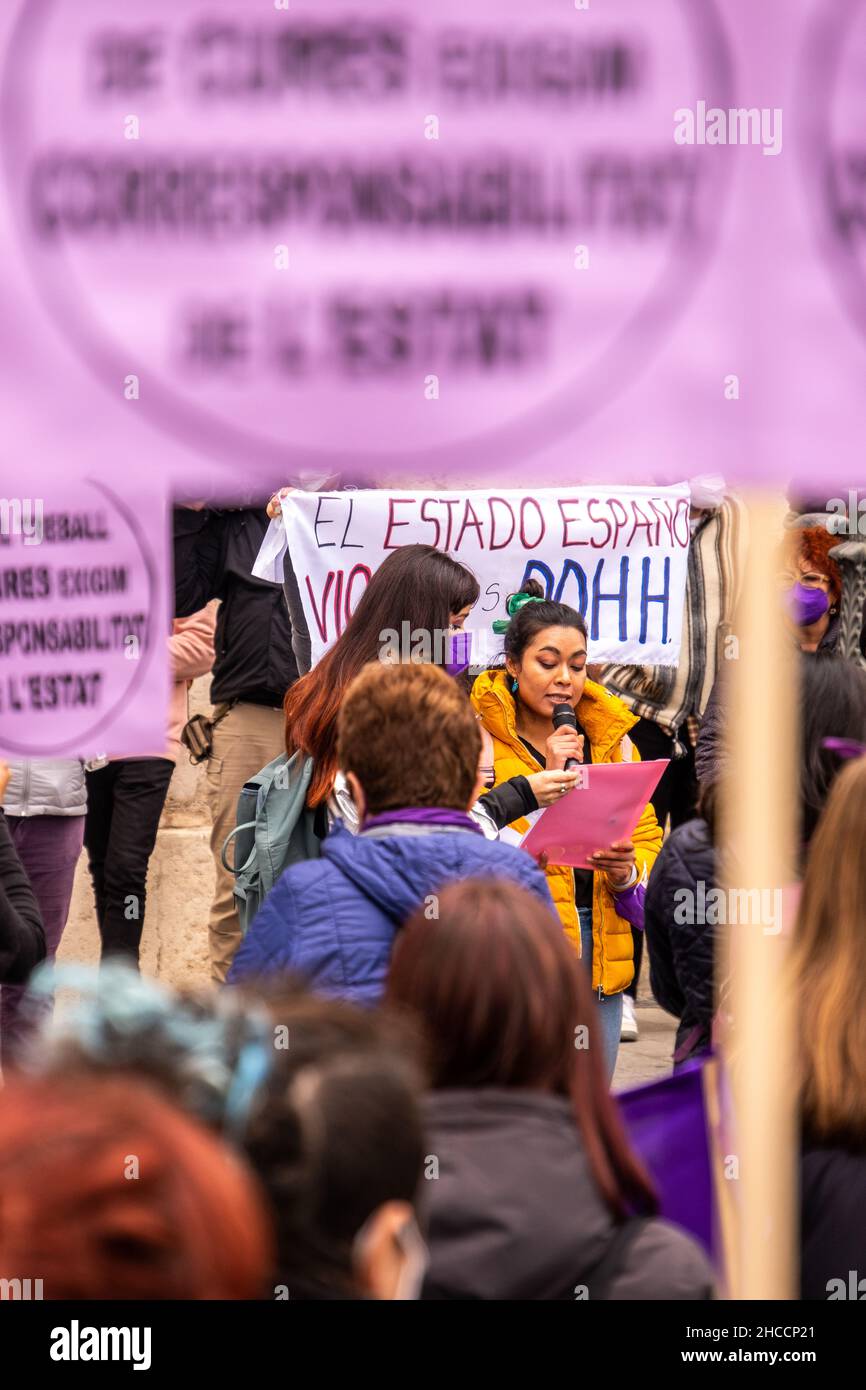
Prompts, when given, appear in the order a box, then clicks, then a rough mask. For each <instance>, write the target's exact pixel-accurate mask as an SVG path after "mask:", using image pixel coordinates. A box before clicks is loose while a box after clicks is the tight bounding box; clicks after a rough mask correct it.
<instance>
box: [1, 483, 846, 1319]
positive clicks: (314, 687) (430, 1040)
mask: <svg viewBox="0 0 866 1390" xmlns="http://www.w3.org/2000/svg"><path fill="white" fill-rule="evenodd" d="M268 510H270V514H271V515H274V514H275V513H276V511H277V510H278V499H277V498H274V499H272V500H271V503H270V504H269V508H266V507H265V506H264V505H256V506H249V507H242V508H235V509H232V510H226V511H213V510H208V509H206V508H184V507H179V508H177V509H176V514H175V592H176V610H175V611H176V616H175V619H174V624H173V630H172V632H171V634H170V635H168V637H167V641H168V644H169V650H170V655H171V660H172V663H173V671H174V677H175V685H174V693H173V699H172V705H171V709H170V711H169V718H168V728H167V746H166V748H165V749H163V750H161V751H159V752H156V751H154V753H153V755H152V756H136V757H125V758H111V759H106V758H97V759H94V760H93V761H92V762H91V763H88V764H84V765H83V764H81V763H80V762H77V761H75V760H63V761H54V762H48V761H44V762H40V761H32V762H24V763H17V764H13V765H11V766H10V767H5V766H3V767H2V770H0V801H2V803H3V806H4V809H5V815H3V816H0V1049H2V1052H0V1058H2V1063H3V1071H4V1086H3V1089H2V1091H0V1279H3V1280H15V1279H19V1278H21V1277H22V1276H23V1274H24V1272H25V1270H26V1271H30V1270H32V1269H33V1264H34V1261H33V1259H32V1258H29V1255H28V1252H31V1251H34V1250H38V1251H39V1252H40V1253H39V1262H40V1268H39V1270H38V1271H37V1274H38V1277H40V1278H41V1279H43V1282H44V1289H45V1294H44V1296H45V1297H50V1298H67V1297H68V1298H105V1297H113V1298H171V1299H173V1298H233V1299H255V1298H277V1299H279V1298H292V1299H328V1298H347V1299H356V1298H375V1299H403V1298H415V1297H419V1296H420V1297H423V1298H425V1299H558V1300H561V1299H566V1298H567V1299H575V1298H604V1299H640V1298H653V1299H707V1298H711V1297H713V1296H714V1294H716V1293H717V1292H718V1291H719V1271H718V1269H714V1268H713V1265H712V1263H711V1261H710V1259H709V1257H708V1253H707V1251H706V1250H705V1249H704V1248H703V1247H702V1246H701V1244H700V1243H699V1242H698V1241H697V1240H695V1239H694V1238H693V1237H692V1236H691V1235H690V1234H688V1233H687V1232H686V1231H684V1230H682V1229H680V1228H678V1227H677V1226H676V1225H673V1224H671V1223H670V1222H668V1221H666V1220H665V1219H664V1218H663V1216H662V1215H661V1214H660V1200H659V1195H658V1192H657V1190H656V1187H655V1184H654V1181H653V1178H652V1177H651V1175H650V1172H649V1171H648V1168H647V1166H646V1164H645V1162H644V1160H643V1159H642V1158H641V1156H640V1155H639V1153H638V1152H637V1150H636V1148H635V1146H634V1143H633V1140H632V1138H631V1137H630V1136H629V1132H628V1130H627V1128H626V1126H625V1124H624V1121H623V1118H622V1115H621V1113H620V1109H619V1107H618V1105H617V1101H616V1099H615V1098H614V1097H613V1096H612V1095H611V1091H610V1086H611V1081H612V1078H613V1075H614V1070H615V1067H616V1062H617V1056H618V1052H619V1048H620V1045H621V1043H623V1042H625V1043H626V1044H628V1043H631V1042H633V1041H635V1040H636V1039H637V1036H638V1027H637V1017H636V1014H635V1010H634V1000H635V998H636V990H637V985H638V979H639V974H640V969H641V956H642V954H643V947H644V942H645V943H646V948H647V952H646V953H647V955H648V961H649V982H650V986H651V989H652V993H653V995H654V996H655V998H656V1000H657V1001H658V1003H659V1004H660V1005H661V1007H662V1008H663V1009H665V1010H666V1011H667V1012H668V1013H670V1014H672V1015H674V1016H675V1018H676V1019H677V1022H678V1029H677V1035H676V1042H675V1050H674V1053H673V1056H672V1058H671V1065H672V1068H674V1069H680V1068H694V1067H699V1066H701V1065H703V1062H704V1059H705V1058H706V1057H707V1056H708V1054H710V1053H711V1052H712V1051H713V1048H714V1040H715V1038H716V1035H717V1031H718V1027H719V1024H720V1020H722V1021H723V1020H724V1019H725V1017H726V1015H727V1013H728V1011H729V1007H730V1001H729V997H728V989H727V981H726V980H725V978H724V977H723V974H722V973H721V972H720V970H719V967H718V964H717V962H718V961H719V960H720V959H721V953H720V950H719V945H720V943H719V939H718V937H719V932H720V930H721V925H723V924H724V923H723V922H722V923H721V925H720V923H719V922H718V921H714V920H713V918H712V914H709V913H700V914H699V913H696V912H694V911H692V912H691V913H690V914H689V913H685V914H684V913H683V912H682V911H680V910H679V905H680V904H681V903H682V902H683V901H691V902H692V903H694V902H696V901H698V899H699V898H700V897H701V894H703V895H704V897H706V896H707V894H708V893H709V892H710V891H711V890H712V889H713V888H715V887H716V886H717V885H719V884H722V883H735V882H737V878H736V865H735V864H734V863H733V862H732V856H731V853H730V847H729V845H728V843H727V839H726V832H725V821H724V817H723V816H722V814H721V808H722V806H723V805H724V804H726V802H727V801H729V800H730V787H731V784H732V781H733V779H734V778H735V776H736V761H735V752H734V750H733V749H732V748H731V746H730V744H729V740H728V738H727V728H726V720H725V710H726V700H727V692H726V669H725V668H726V663H725V657H726V656H727V655H729V652H728V650H727V646H726V644H727V643H728V641H729V639H730V637H731V636H732V634H734V627H735V617H734V614H735V604H736V600H737V592H738V584H739V578H740V574H741V571H742V560H743V553H744V547H745V545H746V544H747V539H746V534H745V524H744V509H743V507H742V504H741V502H740V501H739V500H738V499H737V498H735V497H733V496H732V495H731V494H730V493H729V492H728V491H727V490H726V488H725V486H724V482H723V480H721V479H716V478H709V479H708V478H703V479H696V480H695V481H694V484H693V487H692V507H691V532H692V536H691V545H690V551H689V564H688V579H687V585H686V595H685V615H684V629H683V641H682V647H681V656H680V661H679V663H678V665H677V666H675V667H665V668H663V667H656V668H646V667H624V666H605V667H599V666H592V667H588V665H587V663H588V661H589V660H590V658H591V652H590V651H589V649H588V634H587V626H586V623H585V621H584V619H583V617H582V615H581V614H580V613H579V612H578V611H577V610H575V609H574V608H571V607H569V606H568V605H567V604H564V603H561V602H556V601H554V600H553V599H551V598H549V597H547V596H546V594H545V592H544V590H543V589H542V587H541V585H540V584H539V583H538V582H537V581H534V580H531V579H530V580H526V581H525V582H524V581H522V579H521V576H520V575H516V576H514V579H513V582H512V584H511V585H510V587H511V588H512V589H513V591H514V592H513V593H512V594H511V597H510V599H509V602H508V614H509V620H508V622H507V624H506V625H505V630H504V631H503V633H502V651H501V659H500V660H499V661H498V662H497V663H496V664H495V665H493V666H491V667H489V668H485V669H482V670H469V669H462V670H461V669H452V668H451V666H450V665H447V664H439V663H437V661H436V660H424V661H421V660H410V661H405V662H401V661H394V660H393V659H388V658H386V657H384V656H383V645H382V641H383V633H385V632H388V631H392V630H394V629H396V630H400V628H401V624H402V623H404V622H407V623H408V624H409V628H410V630H412V631H417V630H419V629H420V630H423V631H425V632H428V633H430V634H434V633H439V634H442V633H445V634H448V633H455V632H458V631H459V630H460V629H461V628H462V627H463V625H464V623H465V622H466V620H467V618H468V616H469V614H470V613H471V611H472V608H473V606H474V604H475V603H476V602H477V600H478V597H479V586H478V582H477V580H476V579H475V576H474V575H473V574H472V573H471V571H470V570H469V569H468V568H467V567H466V566H464V565H462V564H461V563H460V562H459V561H457V560H456V559H454V558H452V557H451V556H449V555H447V554H445V553H443V552H441V551H439V550H437V549H434V548H433V547H431V546H424V545H406V546H403V547H400V548H399V549H396V550H394V551H393V552H392V553H391V554H390V555H389V556H388V558H387V559H386V560H385V561H384V562H383V563H382V565H381V566H380V567H379V568H378V569H377V570H376V571H375V572H374V573H373V575H372V577H371V578H370V581H369V583H368V585H367V588H366V590H365V591H364V593H363V596H362V597H361V599H360V601H359V602H358V604H357V607H356V608H355V611H354V613H353V614H352V616H351V618H350V620H349V621H348V622H347V624H346V626H345V628H344V630H343V632H342V634H341V635H340V636H339V637H338V638H337V640H336V641H335V642H334V643H333V644H332V645H331V646H330V647H329V648H328V650H327V651H326V653H325V654H324V656H323V657H322V658H321V660H319V661H318V662H317V663H316V664H315V665H311V664H310V659H309V656H310V647H309V634H308V633H307V632H306V629H305V627H304V625H303V618H302V612H301V610H300V608H299V603H298V596H297V594H296V593H293V592H292V590H291V587H290V585H289V584H287V587H286V590H285V591H284V588H283V586H279V585H276V584H271V583H269V582H267V581H265V580H261V579H256V578H254V577H253V574H252V568H253V562H254V560H255V558H256V554H257V551H258V549H259V546H260V544H261V541H262V538H263V536H264V531H265V527H266V525H267V519H268ZM836 539H837V538H836V537H835V536H834V535H833V534H832V528H831V527H830V525H829V518H822V516H821V515H819V514H817V513H816V511H815V509H814V508H807V507H806V506H800V507H799V508H798V507H792V510H791V512H790V514H789V516H788V518H787V522H786V526H785V529H784V536H783V539H782V541H781V560H780V605H779V613H780V618H779V621H780V622H784V623H786V624H787V627H788V630H789V632H790V634H791V641H792V643H795V644H796V645H797V646H798V647H799V648H800V650H801V656H800V658H799V660H800V706H801V720H800V724H801V746H802V756H801V760H800V812H801V815H800V826H801V833H800V853H799V863H798V877H799V880H800V883H801V889H800V896H799V906H798V909H797V917H796V924H795V925H794V927H793V935H794V941H793V943H792V950H791V953H790V962H789V964H790V972H789V974H790V991H791V994H792V997H793V1000H794V1003H795V1007H796V1008H797V1010H798V1011H799V1019H800V1027H799V1028H798V1038H799V1040H800V1044H799V1053H798V1069H799V1070H798V1086H799V1094H800V1098H801V1105H802V1126H803V1128H802V1138H803V1145H802V1149H803V1152H802V1165H801V1171H802V1184H801V1186H802V1241H801V1245H802V1261H803V1263H802V1291H803V1296H804V1297H812V1298H823V1297H826V1296H827V1294H826V1288H827V1283H828V1280H830V1279H832V1278H833V1275H834V1273H836V1272H838V1270H837V1266H838V1268H839V1269H842V1267H843V1266H844V1269H845V1270H847V1269H848V1268H849V1263H846V1261H849V1262H850V1268H852V1269H853V1268H856V1267H857V1251H858V1249H860V1248H862V1241H863V1239H864V1237H866V1231H864V1226H863V1217H862V1215H861V1213H862V1211H863V1210H864V1209H866V1207H864V1204H863V1203H860V1202H859V1194H860V1190H861V1189H862V1188H864V1187H866V1161H864V1153H866V1035H864V1033H863V1028H862V1025H861V1022H860V1010H859V1008H858V1005H859V965H860V963H861V956H862V954H863V951H864V947H863V945H862V942H863V934H862V932H861V931H860V929H859V919H858V905H859V889H860V887H861V886H864V887H866V884H863V885H861V882H860V879H861V878H862V877H863V872H864V871H863V869H862V856H861V855H860V852H859V845H858V843H857V837H858V836H859V833H860V830H859V827H860V825H861V823H862V820H861V813H866V764H864V762H863V760H862V756H861V754H863V753H866V671H864V669H863V649H864V645H866V644H864V641H863V634H864V632H866V626H864V624H863V622H862V614H861V615H860V622H859V623H852V621H851V614H850V613H848V612H845V611H843V610H844V609H845V604H846V601H847V599H848V597H849V595H850V592H851V588H852V586H851V584H850V582H849V583H848V584H846V580H845V576H844V574H843V571H842V569H841V568H840V566H839V564H837V561H836V560H835V559H834V556H833V548H834V545H835V543H836ZM504 578H507V577H504ZM852 632H854V633H855V637H854V638H851V636H850V634H851V633H852ZM434 650H436V648H435V646H434ZM206 672H212V688H211V699H212V704H213V707H214V708H213V715H212V717H211V719H209V720H199V721H198V724H197V726H196V728H195V730H193V731H192V732H191V731H190V725H189V724H188V723H187V715H188V710H187V708H186V704H187V701H186V695H187V691H188V688H189V684H190V683H191V681H192V680H193V679H194V678H195V677H196V676H199V675H202V674H205V673H206ZM563 706H567V707H568V709H569V710H570V711H571V712H572V713H573V718H571V719H569V720H567V721H565V722H562V721H561V720H560V719H556V720H555V719H554V712H555V711H556V710H557V709H560V710H561V709H562V707H563ZM193 722H195V721H193ZM184 746H186V747H187V748H190V749H192V750H193V751H194V755H195V756H196V757H197V758H200V759H202V760H203V761H205V762H206V779H207V788H208V798H209V804H210V811H211V818H212V827H213V833H212V841H211V847H212V851H213V856H214V866H215V891H214V897H213V903H212V907H211V912H210V919H209V923H208V930H209V944H210V961H211V974H212V981H213V984H214V985H215V986H217V987H218V988H216V989H213V990H211V991H210V992H208V993H204V992H195V991H177V990H174V989H170V988H169V987H168V986H167V985H166V984H165V983H164V982H161V981H158V980H153V979H149V978H147V977H145V976H142V975H141V974H140V973H139V972H138V953H139V946H140V941H141V935H142V928H143V925H144V914H145V904H146V878H147V865H148V861H149V858H150V855H151V852H152V850H153V847H154V844H155V840H156V834H157V829H158V825H159V820H160V815H161V812H162V809H163V806H164V803H165V798H166V794H167V790H168V786H169V782H170V778H171V774H172V771H173V768H174V765H175V762H176V761H177V758H178V756H179V755H180V754H181V750H182V748H183V747H184ZM642 758H665V759H669V763H668V767H667V769H666V771H665V773H664V775H663V777H662V779H661V781H660V782H659V784H658V787H657V789H656V791H655V792H654V794H653V796H652V799H651V801H649V802H648V803H647V804H646V805H645V806H644V808H643V810H642V812H641V814H640V818H639V820H638V822H637V824H636V826H635V828H634V830H633V832H632V834H631V836H630V837H629V838H628V839H621V840H617V841H615V842H614V843H612V844H606V843H604V842H602V843H599V845H598V847H597V849H596V850H595V852H594V853H593V854H591V855H590V856H589V857H588V859H587V862H586V866H585V867H570V866H569V867H566V866H563V865H559V864H555V863H550V862H548V861H547V859H546V858H545V857H544V856H541V857H540V859H538V860H536V859H535V858H533V857H532V856H531V855H530V854H528V853H527V852H526V851H525V850H524V849H523V848H520V847H519V839H520V837H521V836H522V834H523V833H524V832H525V831H526V830H527V829H528V828H529V826H530V824H531V822H532V819H533V818H534V816H535V813H537V812H538V811H539V810H541V809H543V808H545V807H548V806H551V805H553V804H555V803H556V802H559V801H561V800H562V798H564V797H566V796H568V794H569V793H570V792H571V790H572V789H573V788H574V786H575V785H576V783H577V781H578V780H579V778H580V777H581V772H582V769H584V768H585V767H587V766H592V765H600V764H619V763H624V762H638V761H640V760H641V759H642ZM245 798H246V800H245ZM239 804H240V806H241V807H244V806H247V808H248V811H249V815H250V817H251V820H250V821H249V822H245V821H244V820H243V817H242V815H241V811H240V810H239ZM599 838H600V840H602V841H603V837H602V836H600V837H599ZM82 846H83V847H84V849H85V851H86V855H87V860H88V865H89V870H90V874H91V878H92V882H93V889H94V899H95V904H96V915H97V921H98V926H99V933H100V939H101V944H102V966H101V970H100V971H99V972H90V973H88V972H86V971H85V972H82V971H80V970H79V971H78V972H76V971H73V972H72V973H71V974H69V972H68V971H67V972H66V973H64V968H62V967H58V966H56V965H55V966H52V964H51V963H52V961H53V958H54V957H55V956H56V954H57V949H58V946H59V944H60V940H61V937H62V933H63V929H64V926H65V923H66V919H67V916H68V913H69V905H70V899H71V893H72V881H73V876H74V872H75V866H76V863H77V861H78V857H79V854H80V852H81V849H82ZM232 857H233V858H232ZM232 862H233V869H230V868H229V867H227V866H228V864H230V863H232ZM791 887H792V889H793V887H794V885H792V886H791ZM40 961H46V962H47V963H46V964H45V965H43V966H42V968H41V969H38V970H36V973H35V975H34V977H33V979H32V981H31V982H30V985H29V987H28V980H29V979H30V977H31V975H32V974H33V972H34V969H35V967H37V966H38V964H39V962H40ZM64 979H65V980H66V981H67V983H70V984H71V986H72V987H73V988H74V989H75V990H76V991H77V996H76V999H75V1000H74V1001H72V1002H70V1003H68V1005H67V1006H66V1007H64V1009H62V1010H58V1011H57V1013H56V1016H52V1000H53V994H54V990H55V988H56V987H57V986H59V985H60V984H62V983H63V982H64ZM861 1073H863V1075H862V1077H861ZM49 1138H50V1139H51V1141H52V1142H51V1143H50V1144H49V1143H48V1142H46V1141H47V1140H48V1139H49ZM132 1159H134V1161H135V1162H136V1163H138V1164H140V1169H141V1171H140V1173H138V1172H136V1173H134V1174H130V1173H129V1172H128V1171H127V1166H128V1163H129V1162H130V1161H131V1160H132ZM130 1177H133V1178H135V1181H130ZM840 1243H841V1247H844V1253H843V1254H842V1255H840V1254H839V1250H840V1248H841V1247H840Z"/></svg>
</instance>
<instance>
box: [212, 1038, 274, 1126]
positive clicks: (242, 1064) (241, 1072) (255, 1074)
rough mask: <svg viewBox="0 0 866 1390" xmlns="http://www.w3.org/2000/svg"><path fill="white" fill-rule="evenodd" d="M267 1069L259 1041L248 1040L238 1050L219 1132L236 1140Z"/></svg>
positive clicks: (268, 1067) (263, 1049)
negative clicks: (222, 1130) (221, 1131)
mask: <svg viewBox="0 0 866 1390" xmlns="http://www.w3.org/2000/svg"><path fill="white" fill-rule="evenodd" d="M270 1070H271V1058H270V1057H269V1055H268V1050H267V1048H266V1046H265V1044H264V1042H263V1041H262V1039H261V1038H250V1040H249V1042H245V1043H244V1045H243V1047H242V1048H241V1050H240V1054H239V1056H238V1060H237V1062H236V1064H235V1069H234V1072H233V1074H232V1079H231V1083H230V1085H229V1089H228V1094H227V1096H226V1101H225V1110H224V1112H223V1129H224V1130H225V1132H226V1133H227V1134H231V1135H232V1137H233V1138H235V1139H240V1138H241V1137H242V1135H243V1132H244V1129H245V1128H246V1124H247V1120H248V1119H249V1115H250V1110H251V1109H252V1105H253V1101H254V1100H255V1098H256V1096H257V1094H258V1091H259V1088H260V1086H261V1085H262V1083H263V1082H264V1080H265V1078H266V1077H267V1076H268V1074H269V1072H270Z"/></svg>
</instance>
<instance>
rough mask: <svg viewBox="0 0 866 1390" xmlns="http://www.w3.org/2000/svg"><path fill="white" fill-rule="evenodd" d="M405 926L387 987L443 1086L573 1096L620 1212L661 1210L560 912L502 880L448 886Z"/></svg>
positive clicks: (605, 1191)
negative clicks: (415, 1024)
mask: <svg viewBox="0 0 866 1390" xmlns="http://www.w3.org/2000/svg"><path fill="white" fill-rule="evenodd" d="M425 911H426V909H421V908H419V909H418V911H417V912H416V913H415V914H414V915H413V916H412V917H411V918H410V919H409V921H408V922H407V923H406V925H405V927H404V928H403V930H402V931H401V932H400V933H399V934H398V936H397V941H396V945H395V947H394V954H393V956H392V958H391V969H390V973H389V976H388V984H387V988H386V994H385V1002H386V1005H387V1006H388V1007H391V1008H395V1009H399V1010H405V1011H407V1012H408V1013H409V1014H412V1015H414V1016H415V1017H416V1019H417V1020H418V1021H420V1023H421V1025H422V1026H423V1028H424V1031H425V1034H426V1037H427V1042H428V1047H429V1056H428V1058H427V1062H428V1069H429V1072H430V1075H431V1079H432V1084H433V1086H434V1088H436V1089H441V1088H446V1087H448V1088H464V1087H483V1086H503V1087H512V1086H513V1087H520V1088H522V1089H526V1090H538V1091H546V1092H548V1093H552V1094H554V1095H560V1096H565V1097H567V1098H568V1099H569V1100H570V1101H571V1106H572V1110H573V1113H574V1118H575V1121H576V1124H577V1127H578V1130H579V1131H580V1135H581V1138H582V1141H583V1146H584V1149H585V1151H586V1154H587V1157H588V1159H589V1163H590V1167H591V1169H592V1172H593V1175H594V1177H595V1181H596V1183H597V1185H598V1189H599V1191H600V1193H601V1195H602V1196H603V1198H604V1200H605V1201H606V1203H607V1205H608V1207H609V1208H610V1210H611V1212H612V1213H613V1214H614V1216H615V1217H617V1218H622V1217H624V1216H625V1215H626V1214H627V1212H628V1211H629V1210H636V1211H642V1212H655V1211H657V1209H658V1203H657V1199H656V1196H655V1192H654V1191H653V1187H652V1183H651V1181H650V1178H649V1176H648V1174H647V1173H646V1171H645V1169H644V1167H643V1165H642V1164H641V1162H640V1160H639V1159H638V1158H637V1156H636V1155H635V1153H634V1151H633V1150H632V1148H631V1146H630V1144H629V1142H628V1139H627V1137H626V1133H625V1129H624V1127H623V1124H622V1120H621V1119H620V1116H619V1111H618V1110H617V1107H616V1103H615V1101H614V1100H613V1099H612V1098H611V1095H610V1093H609V1091H608V1087H607V1083H606V1079H605V1074H604V1069H603V1067H602V1058H601V1042H600V1038H599V1036H598V1033H597V1030H596V1025H595V1019H594V1017H593V1002H592V993H591V990H590V986H589V982H588V980H587V979H586V975H585V972H584V970H583V968H582V967H581V964H580V962H579V960H578V958H577V956H576V955H575V952H574V949H573V948H572V946H571V945H570V943H569V942H568V941H567V940H566V938H565V936H564V935H563V931H562V927H561V926H560V924H559V921H558V920H557V918H556V917H555V916H554V915H553V912H552V910H549V909H547V908H545V907H544V905H543V904H542V903H541V902H540V901H539V900H538V899H537V898H535V897H533V896H532V894H530V893H528V892H526V891H525V890H524V889H523V888H519V887H517V885H516V884H513V883H510V882H508V881H507V880H505V879H484V880H480V879H479V880H472V879H467V880H465V881H464V882H462V883H452V884H449V885H448V886H447V887H446V888H444V889H443V890H442V892H441V893H440V895H439V902H438V913H439V915H438V918H435V919H434V920H428V918H427V916H426V915H425Z"/></svg>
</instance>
